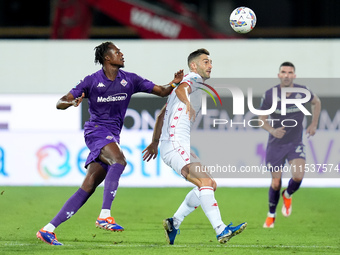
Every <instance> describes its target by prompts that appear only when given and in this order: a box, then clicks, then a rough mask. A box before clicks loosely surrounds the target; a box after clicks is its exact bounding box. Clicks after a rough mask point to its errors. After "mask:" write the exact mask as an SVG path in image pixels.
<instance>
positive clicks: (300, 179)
mask: <svg viewBox="0 0 340 255" xmlns="http://www.w3.org/2000/svg"><path fill="white" fill-rule="evenodd" d="M302 179H303V178H302V177H298V178H296V177H293V181H295V182H302Z"/></svg>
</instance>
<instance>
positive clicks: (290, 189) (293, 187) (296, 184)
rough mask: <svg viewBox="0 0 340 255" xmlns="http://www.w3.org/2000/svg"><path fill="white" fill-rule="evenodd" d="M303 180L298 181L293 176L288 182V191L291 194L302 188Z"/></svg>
mask: <svg viewBox="0 0 340 255" xmlns="http://www.w3.org/2000/svg"><path fill="white" fill-rule="evenodd" d="M300 185H301V182H296V181H294V180H293V178H291V179H290V180H289V183H288V187H287V193H288V194H289V195H290V196H291V195H293V193H294V192H295V191H297V190H298V189H299V188H300Z"/></svg>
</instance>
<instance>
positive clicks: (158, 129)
mask: <svg viewBox="0 0 340 255" xmlns="http://www.w3.org/2000/svg"><path fill="white" fill-rule="evenodd" d="M165 110H166V105H164V106H163V108H162V110H161V112H160V113H159V114H158V116H157V118H156V123H155V127H154V129H153V135H152V142H151V143H150V144H149V146H148V147H146V148H145V149H144V150H143V151H142V153H143V160H144V161H147V162H149V161H150V159H155V158H156V157H157V155H158V144H159V138H160V137H161V134H162V127H163V120H164V115H165Z"/></svg>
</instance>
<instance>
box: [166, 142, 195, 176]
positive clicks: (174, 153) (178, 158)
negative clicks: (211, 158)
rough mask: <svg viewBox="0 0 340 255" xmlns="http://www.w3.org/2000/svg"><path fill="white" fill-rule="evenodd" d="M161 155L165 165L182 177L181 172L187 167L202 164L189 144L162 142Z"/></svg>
mask: <svg viewBox="0 0 340 255" xmlns="http://www.w3.org/2000/svg"><path fill="white" fill-rule="evenodd" d="M160 154H161V157H162V160H163V161H164V163H165V164H167V165H168V166H169V167H171V168H172V169H173V170H175V171H176V172H177V173H178V174H179V175H181V176H182V174H181V170H182V168H183V167H184V166H185V165H187V164H190V163H194V162H200V160H199V158H198V157H197V156H196V155H195V153H193V152H191V150H190V144H189V143H182V144H181V143H179V142H176V141H162V143H161V146H160Z"/></svg>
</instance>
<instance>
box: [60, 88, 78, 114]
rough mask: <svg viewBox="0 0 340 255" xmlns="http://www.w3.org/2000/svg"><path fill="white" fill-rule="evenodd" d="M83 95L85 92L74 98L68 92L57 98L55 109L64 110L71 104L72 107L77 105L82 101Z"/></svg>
mask: <svg viewBox="0 0 340 255" xmlns="http://www.w3.org/2000/svg"><path fill="white" fill-rule="evenodd" d="M84 97H85V94H84V93H82V94H81V96H80V97H77V98H74V97H73V95H72V94H71V93H70V92H69V93H67V94H66V95H65V96H63V97H62V98H60V99H59V100H58V102H57V109H60V110H65V109H67V108H69V107H70V106H72V105H73V106H74V107H77V106H78V105H79V104H80V103H81V102H82V101H83V98H84Z"/></svg>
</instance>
